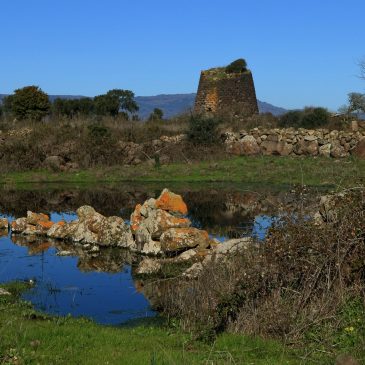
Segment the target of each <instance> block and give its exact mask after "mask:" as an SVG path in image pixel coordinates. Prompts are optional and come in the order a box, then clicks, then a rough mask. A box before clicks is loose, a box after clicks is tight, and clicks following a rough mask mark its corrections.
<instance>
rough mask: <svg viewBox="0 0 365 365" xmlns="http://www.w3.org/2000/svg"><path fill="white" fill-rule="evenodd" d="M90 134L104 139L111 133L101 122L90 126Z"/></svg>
mask: <svg viewBox="0 0 365 365" xmlns="http://www.w3.org/2000/svg"><path fill="white" fill-rule="evenodd" d="M88 130H89V135H90V137H92V138H95V139H102V138H105V137H108V136H109V135H110V130H109V128H107V127H104V126H103V125H100V124H91V125H89V126H88Z"/></svg>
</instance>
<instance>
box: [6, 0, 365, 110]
mask: <svg viewBox="0 0 365 365" xmlns="http://www.w3.org/2000/svg"><path fill="white" fill-rule="evenodd" d="M364 14H365V1H364V0H300V1H299V0H276V1H275V0H251V1H246V0H183V1H182V0H58V1H56V0H0V21H1V27H0V29H1V41H0V42H1V43H0V44H1V52H0V93H11V92H12V91H13V90H14V89H16V88H19V87H22V86H25V85H31V84H35V85H39V86H40V87H41V88H42V89H43V90H44V91H46V92H47V93H49V94H79V95H89V96H94V95H97V94H101V93H104V92H106V91H107V90H109V89H112V88H122V89H130V90H133V91H134V92H135V94H136V95H156V94H162V93H165V94H170V93H189V92H195V91H196V89H197V86H198V80H199V73H200V70H202V69H206V68H210V67H213V66H220V65H225V64H227V63H229V62H230V61H232V60H234V59H236V58H240V57H243V58H245V59H246V60H247V62H248V64H249V67H250V68H251V70H252V72H253V76H254V81H255V86H256V93H257V96H258V98H259V99H260V100H262V101H266V102H270V103H272V104H275V105H277V106H283V107H286V108H301V107H303V106H305V105H320V106H326V107H328V108H330V109H332V110H335V109H337V108H338V107H339V106H340V105H341V104H344V103H345V102H346V95H347V93H349V92H351V91H357V92H364V89H365V81H362V80H360V79H358V78H357V75H358V73H359V68H358V65H357V63H358V61H359V60H360V59H362V58H363V57H365V15H364Z"/></svg>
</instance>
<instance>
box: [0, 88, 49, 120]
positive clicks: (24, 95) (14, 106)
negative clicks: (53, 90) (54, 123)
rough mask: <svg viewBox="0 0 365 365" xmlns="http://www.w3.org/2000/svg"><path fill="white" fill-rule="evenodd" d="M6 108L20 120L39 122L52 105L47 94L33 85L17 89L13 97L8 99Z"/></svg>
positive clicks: (5, 102)
mask: <svg viewBox="0 0 365 365" xmlns="http://www.w3.org/2000/svg"><path fill="white" fill-rule="evenodd" d="M4 107H5V109H6V110H8V111H10V112H12V113H13V114H14V116H15V117H16V118H17V119H19V120H23V119H29V120H37V121H39V120H41V119H42V118H43V117H45V116H46V115H47V114H48V112H49V110H50V108H51V103H50V102H49V99H48V95H47V94H46V93H45V92H43V91H42V90H41V89H40V88H39V87H38V86H34V85H32V86H25V87H23V88H22V89H17V90H15V91H14V94H13V95H9V96H8V97H6V98H5V100H4Z"/></svg>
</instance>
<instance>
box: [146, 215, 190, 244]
mask: <svg viewBox="0 0 365 365" xmlns="http://www.w3.org/2000/svg"><path fill="white" fill-rule="evenodd" d="M190 225H191V222H190V220H189V219H187V218H179V217H175V216H173V215H172V214H170V213H168V212H166V211H164V210H161V209H156V210H153V211H151V212H150V213H149V215H148V217H147V218H146V219H144V220H143V221H142V222H141V223H140V226H143V227H145V228H146V229H147V231H148V232H149V233H150V235H151V238H152V239H159V238H160V237H161V235H162V233H163V232H165V231H167V230H168V229H170V228H188V227H190Z"/></svg>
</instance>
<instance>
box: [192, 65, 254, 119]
mask: <svg viewBox="0 0 365 365" xmlns="http://www.w3.org/2000/svg"><path fill="white" fill-rule="evenodd" d="M258 112H259V111H258V105H257V99H256V92H255V86H254V82H253V77H252V73H251V71H249V70H246V71H244V72H240V73H232V74H227V73H226V72H225V68H224V67H219V68H213V69H210V70H206V71H202V72H201V75H200V81H199V87H198V92H197V96H196V99H195V107H194V113H195V114H203V115H204V114H210V115H219V114H222V113H225V114H227V113H228V114H231V115H242V116H251V115H253V114H258Z"/></svg>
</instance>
